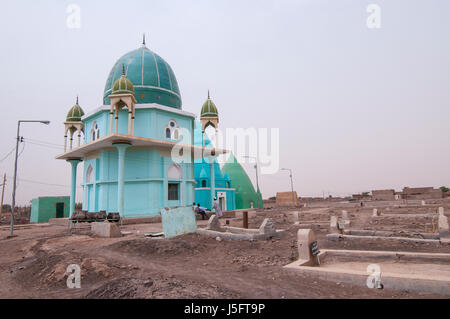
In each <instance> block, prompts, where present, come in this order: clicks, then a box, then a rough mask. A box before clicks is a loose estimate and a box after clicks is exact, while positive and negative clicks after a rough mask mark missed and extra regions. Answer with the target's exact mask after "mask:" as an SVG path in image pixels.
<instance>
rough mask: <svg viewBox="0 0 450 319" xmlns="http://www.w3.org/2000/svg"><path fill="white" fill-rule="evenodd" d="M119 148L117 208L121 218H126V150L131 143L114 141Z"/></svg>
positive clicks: (114, 144)
mask: <svg viewBox="0 0 450 319" xmlns="http://www.w3.org/2000/svg"><path fill="white" fill-rule="evenodd" d="M113 146H115V147H116V148H117V152H118V157H117V162H118V172H117V209H118V211H119V214H120V218H121V219H123V218H124V184H125V183H124V179H125V151H126V149H127V148H128V147H130V146H131V145H130V144H129V143H124V142H120V143H113Z"/></svg>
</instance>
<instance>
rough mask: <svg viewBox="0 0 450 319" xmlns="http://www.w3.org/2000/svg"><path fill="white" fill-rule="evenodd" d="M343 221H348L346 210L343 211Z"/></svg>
mask: <svg viewBox="0 0 450 319" xmlns="http://www.w3.org/2000/svg"><path fill="white" fill-rule="evenodd" d="M342 219H348V212H347V211H346V210H343V211H342Z"/></svg>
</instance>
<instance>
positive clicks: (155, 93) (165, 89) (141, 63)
mask: <svg viewBox="0 0 450 319" xmlns="http://www.w3.org/2000/svg"><path fill="white" fill-rule="evenodd" d="M123 66H124V67H125V75H126V77H127V78H128V80H129V81H130V82H131V83H132V84H133V86H134V96H135V98H136V100H137V103H139V104H142V103H158V104H161V105H166V106H170V107H174V108H177V109H181V95H180V90H179V89H178V83H177V79H176V78H175V74H174V73H173V71H172V68H171V67H170V65H169V64H168V63H167V62H166V61H164V59H163V58H161V57H160V56H159V55H157V54H156V53H154V52H152V51H151V50H149V49H148V48H147V47H146V46H145V45H143V46H141V47H140V48H139V49H136V50H134V51H131V52H128V53H127V54H125V55H123V56H122V57H121V58H120V59H119V60H117V62H116V63H115V64H114V66H113V68H112V70H111V72H110V73H109V76H108V79H107V80H106V84H105V90H104V93H103V104H105V105H108V104H110V101H109V99H108V96H109V95H110V94H111V93H112V91H113V90H114V85H115V84H116V81H117V80H118V79H120V77H121V76H122V67H123Z"/></svg>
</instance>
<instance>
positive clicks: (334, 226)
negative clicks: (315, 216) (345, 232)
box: [330, 216, 338, 234]
mask: <svg viewBox="0 0 450 319" xmlns="http://www.w3.org/2000/svg"><path fill="white" fill-rule="evenodd" d="M337 232H338V220H337V217H336V216H331V217H330V233H332V234H335V233H337Z"/></svg>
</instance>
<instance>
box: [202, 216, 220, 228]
mask: <svg viewBox="0 0 450 319" xmlns="http://www.w3.org/2000/svg"><path fill="white" fill-rule="evenodd" d="M221 227H222V226H221V225H220V221H219V217H217V215H212V216H211V217H210V218H209V220H208V224H207V225H206V229H209V230H220V229H221Z"/></svg>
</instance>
